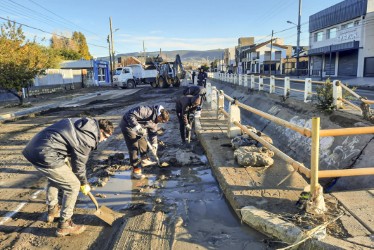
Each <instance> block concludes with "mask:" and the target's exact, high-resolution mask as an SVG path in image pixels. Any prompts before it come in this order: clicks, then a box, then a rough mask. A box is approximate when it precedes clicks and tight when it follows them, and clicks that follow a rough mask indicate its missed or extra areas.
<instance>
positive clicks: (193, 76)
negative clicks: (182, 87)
mask: <svg viewBox="0 0 374 250" xmlns="http://www.w3.org/2000/svg"><path fill="white" fill-rule="evenodd" d="M195 77H196V72H195V71H192V84H195Z"/></svg>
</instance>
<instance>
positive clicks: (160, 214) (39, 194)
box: [0, 87, 274, 249]
mask: <svg viewBox="0 0 374 250" xmlns="http://www.w3.org/2000/svg"><path fill="white" fill-rule="evenodd" d="M182 89H183V88H182V87H181V88H168V89H153V88H150V87H143V88H141V89H139V90H138V91H133V92H131V93H129V92H127V93H126V91H131V90H120V89H119V90H116V91H115V94H108V95H102V94H101V93H97V96H98V98H94V97H93V96H95V95H92V94H91V96H90V98H89V99H84V98H81V100H85V101H78V102H77V103H74V102H72V101H70V102H69V103H68V104H66V103H65V105H61V106H60V108H56V109H54V110H49V111H47V112H44V113H42V114H38V115H36V116H34V117H28V118H24V119H20V120H16V121H12V122H7V123H4V124H0V200H1V202H0V249H229V248H230V249H272V247H274V246H273V245H272V243H271V241H270V240H269V239H267V238H266V237H265V236H264V235H261V234H259V233H258V232H256V231H254V230H252V229H250V228H249V227H247V226H246V225H242V224H241V223H240V221H239V220H238V218H237V216H236V215H235V212H234V211H232V210H231V207H229V205H228V203H226V200H225V198H224V197H223V194H222V192H221V190H220V189H219V185H218V183H217V182H216V180H215V178H214V177H213V176H212V172H211V170H210V167H209V163H208V162H207V158H206V157H205V155H204V151H203V149H202V147H201V146H200V145H199V143H198V141H197V140H196V138H194V137H193V138H192V142H191V144H189V145H188V146H186V145H181V140H180V136H179V128H178V126H179V125H178V120H177V117H176V114H175V104H174V101H175V99H176V98H177V96H179V95H180V94H181V93H182ZM121 91H122V93H123V95H122V94H121V93H120V92H121ZM87 100H89V101H87ZM142 104H143V105H144V104H149V105H154V104H162V105H164V106H165V107H166V108H167V109H168V110H169V111H170V112H171V120H170V122H169V123H167V124H163V125H161V126H159V127H160V130H159V137H158V138H159V156H160V158H161V161H165V162H168V163H169V164H170V166H168V167H165V168H158V167H155V166H154V167H148V168H145V169H144V172H145V174H146V175H147V178H146V179H144V180H131V178H130V173H131V170H130V167H129V161H128V152H127V148H126V145H125V142H124V140H123V137H122V134H121V132H120V130H119V128H118V127H117V125H118V124H119V120H120V119H121V117H122V114H123V113H124V112H125V111H126V110H127V109H129V108H131V107H134V106H137V105H142ZM80 116H92V117H96V118H107V119H110V120H112V121H113V122H114V124H115V126H116V129H115V132H114V134H113V136H111V137H110V138H109V139H108V140H107V141H105V142H103V143H101V144H100V145H99V147H98V150H96V151H94V152H93V153H92V154H91V157H90V160H89V163H88V166H87V169H88V178H89V181H90V183H91V185H92V187H93V189H94V190H93V191H92V193H93V194H94V195H95V196H96V198H97V200H98V202H99V204H100V205H105V206H107V207H109V208H111V209H113V210H114V211H116V213H117V216H118V219H117V220H116V221H115V223H114V224H113V226H112V227H110V226H108V225H106V224H105V223H104V222H103V221H101V220H100V219H99V218H97V217H96V216H95V215H94V211H95V208H94V205H93V204H92V203H91V202H90V200H89V199H88V198H87V197H86V196H83V195H81V194H80V195H79V197H78V202H77V205H76V209H75V213H74V216H73V221H74V222H75V223H77V224H84V225H86V226H87V230H86V231H85V232H84V233H83V234H82V235H79V236H68V237H63V238H56V237H55V228H56V226H57V219H56V220H55V221H54V222H53V223H47V222H46V209H47V207H46V205H45V190H44V186H45V183H46V179H45V178H44V177H42V176H41V175H40V174H39V173H38V172H37V171H36V169H34V168H33V166H32V165H31V164H30V163H28V162H27V161H26V160H25V159H24V158H23V156H22V154H21V151H22V149H23V148H24V146H25V145H26V144H27V142H28V141H29V140H30V139H31V138H32V137H33V136H34V135H35V134H36V133H37V132H39V131H40V130H42V129H43V128H45V127H46V126H49V125H51V124H53V123H54V122H56V121H58V120H60V119H62V118H65V117H80Z"/></svg>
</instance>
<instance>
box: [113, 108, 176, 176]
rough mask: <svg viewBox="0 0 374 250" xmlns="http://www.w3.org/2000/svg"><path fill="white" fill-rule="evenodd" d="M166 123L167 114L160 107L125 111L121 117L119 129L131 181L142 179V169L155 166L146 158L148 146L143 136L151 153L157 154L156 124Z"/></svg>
mask: <svg viewBox="0 0 374 250" xmlns="http://www.w3.org/2000/svg"><path fill="white" fill-rule="evenodd" d="M168 121H169V112H168V111H167V110H166V109H164V107H163V106H161V105H156V106H139V107H136V108H133V109H131V110H129V111H127V112H126V113H125V114H124V116H123V117H122V119H121V123H120V127H121V131H122V134H123V137H124V138H125V141H126V146H127V149H128V150H129V155H130V164H131V166H132V168H133V171H132V174H131V177H132V178H133V179H139V180H140V179H144V178H145V175H143V174H142V167H146V166H150V165H154V164H156V162H152V161H151V160H150V159H149V157H148V156H147V152H148V146H147V142H146V138H145V136H148V138H149V140H150V143H151V145H152V147H153V151H154V152H155V153H156V154H157V149H158V143H157V129H158V128H157V124H158V123H165V122H168ZM151 150H152V149H151ZM139 154H140V159H139Z"/></svg>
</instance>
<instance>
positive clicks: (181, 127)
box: [177, 113, 193, 142]
mask: <svg viewBox="0 0 374 250" xmlns="http://www.w3.org/2000/svg"><path fill="white" fill-rule="evenodd" d="M190 115H191V114H190V113H188V114H187V117H188V122H189V123H190V125H191V118H190ZM192 115H193V114H192ZM177 117H178V121H179V132H180V134H181V139H182V142H186V138H187V137H188V136H189V134H190V131H188V130H187V129H186V125H185V124H184V120H183V116H182V115H181V114H180V113H177Z"/></svg>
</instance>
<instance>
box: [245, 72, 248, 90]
mask: <svg viewBox="0 0 374 250" xmlns="http://www.w3.org/2000/svg"><path fill="white" fill-rule="evenodd" d="M244 87H248V75H247V74H245V75H244Z"/></svg>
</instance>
